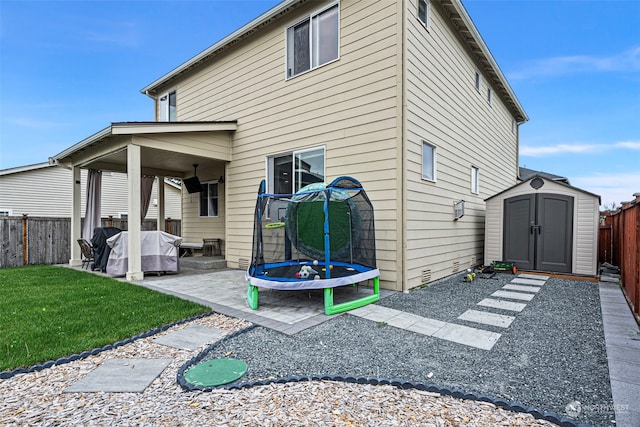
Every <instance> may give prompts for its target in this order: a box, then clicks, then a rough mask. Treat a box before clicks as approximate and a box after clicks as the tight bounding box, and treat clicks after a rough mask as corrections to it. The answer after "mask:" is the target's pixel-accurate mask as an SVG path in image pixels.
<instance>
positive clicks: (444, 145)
mask: <svg viewBox="0 0 640 427" xmlns="http://www.w3.org/2000/svg"><path fill="white" fill-rule="evenodd" d="M442 13H443V12H442V10H441V9H440V7H439V6H438V5H437V3H436V2H431V15H430V17H431V21H430V23H429V30H428V31H427V30H426V29H425V28H424V26H423V25H421V23H420V22H419V21H418V19H417V2H416V1H413V0H411V1H409V2H408V10H407V31H408V36H407V93H406V97H407V122H406V126H407V154H406V155H407V221H406V227H407V251H406V258H407V267H406V268H407V287H408V288H412V287H415V286H418V285H420V284H421V272H422V271H423V270H425V269H429V270H431V280H436V279H439V278H442V277H445V276H447V275H450V274H452V273H454V272H456V271H462V270H464V269H466V268H468V267H470V266H472V265H474V264H475V265H477V264H481V263H482V261H483V238H484V222H485V205H484V201H483V200H484V199H485V198H487V197H489V196H491V195H492V194H495V193H497V192H499V191H502V190H504V189H506V188H508V187H510V186H511V185H514V184H515V183H516V176H517V140H516V135H514V134H513V133H512V132H511V124H512V120H513V117H512V115H511V114H510V113H509V112H508V110H507V108H506V107H505V105H504V103H503V101H502V100H501V99H500V97H499V95H498V94H497V93H496V91H493V99H492V103H491V105H490V104H489V103H488V102H487V96H486V95H487V80H486V79H485V78H484V77H483V78H482V86H481V90H480V92H478V91H477V90H476V88H475V72H476V70H477V69H478V67H477V64H476V63H475V62H474V60H473V59H472V56H471V54H470V52H469V51H468V50H467V49H466V48H465V47H464V46H463V44H462V43H461V41H460V39H459V38H458V36H457V35H456V33H455V32H454V30H453V29H452V27H451V26H450V25H449V23H448V21H445V19H444V18H443V14H442ZM423 140H424V141H426V142H428V143H429V144H431V145H434V146H435V147H436V156H437V162H436V182H430V181H425V180H423V179H422V173H421V172H422V141H423ZM471 166H476V167H478V168H479V170H480V180H479V181H480V192H479V194H472V193H471ZM458 200H465V215H464V217H463V218H461V219H460V220H458V221H453V203H454V202H455V201H458Z"/></svg>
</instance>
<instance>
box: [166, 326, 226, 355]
mask: <svg viewBox="0 0 640 427" xmlns="http://www.w3.org/2000/svg"><path fill="white" fill-rule="evenodd" d="M225 333H226V331H225V330H224V329H219V328H210V327H207V326H201V325H189V326H186V327H184V328H183V329H180V330H177V331H175V332H171V333H169V334H166V335H163V336H161V337H158V338H156V339H155V340H154V342H155V343H156V344H162V345H166V346H168V347H173V348H179V349H181V350H189V351H194V350H197V349H198V348H199V347H200V346H201V345H204V344H207V343H212V342H214V341H217V340H218V339H219V338H220V337H222V335H224V334H225Z"/></svg>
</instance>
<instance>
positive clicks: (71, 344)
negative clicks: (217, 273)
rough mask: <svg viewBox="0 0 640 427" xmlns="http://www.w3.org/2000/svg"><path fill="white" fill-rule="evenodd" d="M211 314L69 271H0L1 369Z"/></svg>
mask: <svg viewBox="0 0 640 427" xmlns="http://www.w3.org/2000/svg"><path fill="white" fill-rule="evenodd" d="M209 311H211V309H210V308H208V307H205V306H203V305H199V304H195V303H192V302H189V301H185V300H181V299H179V298H176V297H173V296H170V295H165V294H161V293H159V292H155V291H152V290H150V289H146V288H143V287H141V286H136V285H133V284H129V283H125V282H121V281H118V280H114V279H110V278H107V277H101V276H96V275H94V274H91V273H88V272H83V271H76V270H72V269H70V268H65V267H56V266H26V267H16V268H5V269H0V371H5V370H11V369H13V368H18V367H29V366H31V365H34V364H37V363H42V362H46V361H48V360H55V359H57V358H60V357H65V356H70V355H72V354H74V353H81V352H83V351H88V350H92V349H94V348H98V347H102V346H104V345H106V344H113V343H115V342H116V341H120V340H123V339H125V338H129V337H131V336H134V335H137V334H139V333H141V332H145V331H148V330H150V329H153V328H156V327H159V326H162V325H165V324H168V323H172V322H175V321H178V320H181V319H186V318H189V317H192V316H196V315H199V314H202V313H207V312H209Z"/></svg>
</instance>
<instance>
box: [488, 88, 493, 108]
mask: <svg viewBox="0 0 640 427" xmlns="http://www.w3.org/2000/svg"><path fill="white" fill-rule="evenodd" d="M487 102H488V103H489V105H491V104H492V103H493V91H492V90H491V88H487Z"/></svg>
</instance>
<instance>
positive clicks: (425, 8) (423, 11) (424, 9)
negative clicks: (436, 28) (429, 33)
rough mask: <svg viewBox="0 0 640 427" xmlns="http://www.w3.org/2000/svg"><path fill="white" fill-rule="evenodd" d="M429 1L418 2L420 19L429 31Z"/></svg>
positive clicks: (420, 0) (419, 0) (421, 0)
mask: <svg viewBox="0 0 640 427" xmlns="http://www.w3.org/2000/svg"><path fill="white" fill-rule="evenodd" d="M429 12H430V10H429V1H428V0H418V19H419V20H420V22H422V25H424V26H425V28H426V29H429Z"/></svg>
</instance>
